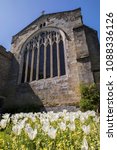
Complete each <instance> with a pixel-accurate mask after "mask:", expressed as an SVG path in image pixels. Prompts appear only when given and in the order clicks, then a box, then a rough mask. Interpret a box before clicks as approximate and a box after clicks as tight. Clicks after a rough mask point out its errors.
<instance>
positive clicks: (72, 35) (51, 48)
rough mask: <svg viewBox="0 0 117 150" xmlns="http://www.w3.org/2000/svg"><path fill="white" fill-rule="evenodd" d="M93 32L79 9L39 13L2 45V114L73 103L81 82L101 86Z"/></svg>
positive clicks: (0, 72)
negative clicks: (7, 47)
mask: <svg viewBox="0 0 117 150" xmlns="http://www.w3.org/2000/svg"><path fill="white" fill-rule="evenodd" d="M99 62H100V50H99V41H98V36H97V31H95V30H94V29H92V28H90V27H88V26H86V25H84V24H83V20H82V15H81V9H80V8H78V9H75V10H70V11H65V12H58V13H53V14H43V15H41V16H40V17H39V18H37V19H36V20H34V21H33V22H32V23H31V24H29V25H28V26H27V27H25V28H24V29H23V30H21V31H20V32H19V33H17V34H16V35H14V36H13V38H12V47H11V52H6V51H5V48H4V47H3V46H0V105H1V109H2V111H3V112H10V111H11V110H14V111H20V110H21V111H22V110H27V111H28V109H29V108H30V109H31V108H32V109H35V110H37V111H38V110H39V109H40V110H44V109H45V108H47V107H53V106H68V105H75V104H76V103H78V102H79V100H80V90H79V86H80V84H82V83H85V84H90V83H94V82H95V83H97V84H99V74H100V65H99Z"/></svg>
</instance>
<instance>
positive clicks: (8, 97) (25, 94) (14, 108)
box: [2, 57, 46, 113]
mask: <svg viewBox="0 0 117 150" xmlns="http://www.w3.org/2000/svg"><path fill="white" fill-rule="evenodd" d="M18 72H19V64H18V62H17V60H16V59H15V57H13V59H12V62H11V69H10V72H9V80H8V83H7V86H6V87H5V88H4V92H3V96H4V97H5V100H4V104H3V107H2V113H20V112H43V111H46V109H45V107H44V105H43V102H42V101H41V99H40V98H39V97H38V96H37V95H36V94H35V93H34V91H33V89H32V88H31V86H30V84H28V83H22V84H19V85H18V83H17V81H18Z"/></svg>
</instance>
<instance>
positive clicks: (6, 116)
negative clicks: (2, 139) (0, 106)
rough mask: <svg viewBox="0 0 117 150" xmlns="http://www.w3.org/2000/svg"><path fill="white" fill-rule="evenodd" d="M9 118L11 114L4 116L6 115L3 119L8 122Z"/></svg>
mask: <svg viewBox="0 0 117 150" xmlns="http://www.w3.org/2000/svg"><path fill="white" fill-rule="evenodd" d="M9 116H10V114H4V115H3V116H2V118H3V119H6V120H8V119H9Z"/></svg>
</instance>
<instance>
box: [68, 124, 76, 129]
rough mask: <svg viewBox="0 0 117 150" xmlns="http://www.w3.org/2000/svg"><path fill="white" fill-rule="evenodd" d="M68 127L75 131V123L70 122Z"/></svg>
mask: <svg viewBox="0 0 117 150" xmlns="http://www.w3.org/2000/svg"><path fill="white" fill-rule="evenodd" d="M68 127H69V129H70V130H71V131H75V123H69V124H68Z"/></svg>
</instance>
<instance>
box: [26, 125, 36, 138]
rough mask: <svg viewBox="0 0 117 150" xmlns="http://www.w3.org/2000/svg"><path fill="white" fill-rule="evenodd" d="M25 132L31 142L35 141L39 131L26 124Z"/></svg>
mask: <svg viewBox="0 0 117 150" xmlns="http://www.w3.org/2000/svg"><path fill="white" fill-rule="evenodd" d="M25 132H26V133H27V134H28V137H29V139H30V140H34V139H35V137H36V135H37V129H34V130H33V129H32V127H31V126H30V124H26V126H25Z"/></svg>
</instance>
